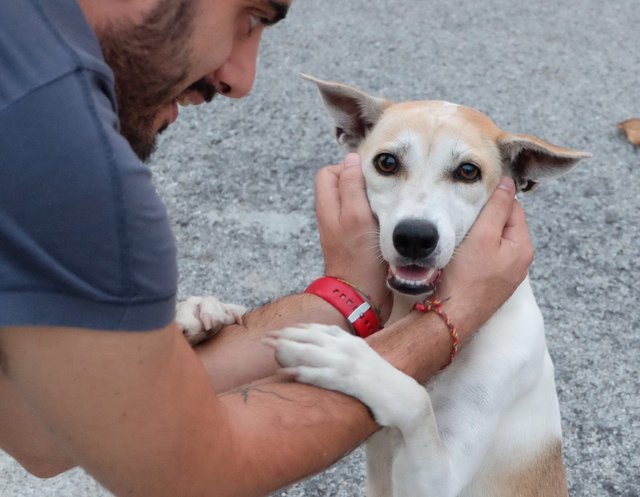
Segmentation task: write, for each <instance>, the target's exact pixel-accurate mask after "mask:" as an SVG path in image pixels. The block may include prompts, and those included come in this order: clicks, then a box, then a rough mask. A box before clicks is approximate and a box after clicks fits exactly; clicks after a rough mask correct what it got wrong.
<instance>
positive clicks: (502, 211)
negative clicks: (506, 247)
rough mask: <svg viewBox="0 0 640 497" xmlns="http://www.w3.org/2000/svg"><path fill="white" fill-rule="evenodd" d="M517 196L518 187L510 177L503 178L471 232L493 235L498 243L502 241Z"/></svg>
mask: <svg viewBox="0 0 640 497" xmlns="http://www.w3.org/2000/svg"><path fill="white" fill-rule="evenodd" d="M515 195H516V187H515V184H514V183H513V180H512V179H511V178H509V177H508V176H503V177H502V178H501V179H500V182H499V183H498V186H497V187H496V189H495V190H494V192H493V193H492V194H491V197H489V200H488V201H487V203H486V204H485V206H484V207H483V209H482V211H481V212H480V216H479V217H478V220H477V221H476V223H475V224H474V225H473V227H472V228H471V231H475V232H476V233H484V234H487V235H488V234H491V236H493V237H495V239H496V241H498V240H500V239H501V238H502V231H503V229H504V227H505V226H506V225H507V223H508V222H509V220H510V218H511V213H512V210H513V205H514V203H515V201H516V200H515Z"/></svg>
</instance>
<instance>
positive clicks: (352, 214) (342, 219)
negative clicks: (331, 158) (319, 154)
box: [316, 154, 392, 322]
mask: <svg viewBox="0 0 640 497" xmlns="http://www.w3.org/2000/svg"><path fill="white" fill-rule="evenodd" d="M316 212H317V216H318V229H319V231H320V243H321V244H322V250H323V253H324V266H325V274H326V275H328V276H336V277H339V278H342V279H344V280H346V281H348V282H349V283H351V284H353V285H355V286H356V287H357V288H358V289H359V290H361V291H362V292H364V293H366V294H367V295H369V296H370V297H371V298H372V300H373V301H374V302H373V303H374V304H376V305H378V306H380V308H381V310H382V320H383V322H384V321H385V320H386V319H387V318H388V316H389V313H390V312H391V304H392V295H391V291H390V290H389V289H388V288H387V286H386V276H387V265H386V263H385V262H384V260H383V259H382V256H381V255H380V249H379V248H378V247H379V241H378V224H377V222H376V220H375V218H374V216H373V214H372V213H371V208H370V206H369V201H368V199H367V195H366V191H365V184H364V177H363V176H362V167H361V165H360V157H359V156H358V155H357V154H349V155H347V157H346V158H345V160H344V163H343V164H341V165H333V166H327V167H325V168H323V169H321V170H320V171H319V172H318V176H317V182H316Z"/></svg>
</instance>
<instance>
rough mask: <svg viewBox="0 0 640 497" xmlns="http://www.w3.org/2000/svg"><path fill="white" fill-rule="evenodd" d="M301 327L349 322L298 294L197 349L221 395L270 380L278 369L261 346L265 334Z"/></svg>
mask: <svg viewBox="0 0 640 497" xmlns="http://www.w3.org/2000/svg"><path fill="white" fill-rule="evenodd" d="M301 323H323V324H335V325H338V326H341V327H343V328H345V329H346V326H347V321H346V319H345V318H344V316H342V315H341V314H340V313H339V312H338V311H337V310H336V309H335V308H333V307H332V306H331V305H330V304H328V303H327V302H325V301H324V300H322V299H321V298H319V297H317V296H315V295H309V294H296V295H291V296H288V297H284V298H282V299H280V300H277V301H275V302H273V303H270V304H267V305H265V306H263V307H260V308H259V309H256V310H254V311H251V312H249V313H247V314H246V315H245V317H244V322H243V324H242V325H230V326H226V327H225V328H223V329H222V331H220V333H219V334H218V335H216V337H215V338H214V339H212V340H209V341H208V342H205V343H204V344H202V345H200V346H198V347H197V348H196V352H197V354H198V356H199V357H200V360H201V361H202V362H203V364H204V366H205V369H206V370H207V372H208V374H209V377H210V378H211V381H212V383H213V385H214V388H215V389H216V391H218V392H226V391H228V390H230V389H233V388H236V387H238V386H240V385H245V384H247V383H250V382H252V381H255V380H259V379H262V378H266V377H268V376H271V375H273V374H274V372H275V371H276V369H277V367H278V365H277V363H276V361H275V358H274V354H273V349H271V348H270V347H267V346H265V345H264V344H262V342H261V339H262V337H263V336H264V333H265V332H266V331H270V330H278V329H281V328H284V327H286V326H290V325H295V324H301Z"/></svg>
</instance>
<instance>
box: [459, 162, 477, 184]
mask: <svg viewBox="0 0 640 497" xmlns="http://www.w3.org/2000/svg"><path fill="white" fill-rule="evenodd" d="M453 175H454V177H455V179H457V180H459V181H465V182H467V183H473V182H475V181H479V180H480V177H481V174H480V168H479V167H478V166H476V165H475V164H473V163H471V162H464V163H462V164H460V165H459V166H458V167H457V168H456V170H455V172H454V173H453Z"/></svg>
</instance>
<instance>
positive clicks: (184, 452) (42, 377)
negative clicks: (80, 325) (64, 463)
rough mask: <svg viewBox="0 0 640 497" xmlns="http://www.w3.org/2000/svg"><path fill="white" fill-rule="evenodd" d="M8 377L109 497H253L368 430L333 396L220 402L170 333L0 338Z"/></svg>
mask: <svg viewBox="0 0 640 497" xmlns="http://www.w3.org/2000/svg"><path fill="white" fill-rule="evenodd" d="M0 349H1V350H2V351H3V369H4V371H5V375H6V378H7V379H8V381H9V382H10V383H11V384H12V385H13V386H14V387H15V389H16V391H17V392H18V393H19V395H20V396H21V397H22V398H23V399H24V400H25V403H26V404H27V405H29V406H30V408H31V409H32V411H33V414H34V416H35V417H37V418H38V419H40V420H41V421H42V422H43V424H44V425H45V426H47V427H48V429H49V431H50V432H51V434H52V437H53V438H54V439H55V440H56V441H57V443H58V444H59V447H60V449H61V450H62V451H63V452H65V453H67V454H68V455H69V458H70V459H71V460H72V461H73V462H74V463H76V464H78V465H81V466H82V467H84V468H85V469H86V470H87V471H88V472H89V473H90V474H92V475H93V476H94V477H95V478H96V479H97V480H98V481H100V482H101V483H102V484H104V485H105V486H106V487H107V488H108V489H110V490H111V491H113V492H114V493H115V494H116V495H134V496H151V495H153V496H162V495H171V496H175V495H180V496H184V497H188V496H191V495H193V496H203V495H216V496H221V497H222V496H251V495H265V494H266V493H268V492H269V491H272V490H274V489H276V488H278V487H281V486H283V485H285V484H288V483H290V482H293V481H295V480H296V479H299V478H301V477H303V476H305V475H308V474H310V473H312V472H316V471H319V470H321V469H323V468H325V467H327V466H328V465H329V464H330V463H332V462H334V461H336V460H337V459H339V458H340V457H342V456H343V455H344V454H345V453H347V452H349V451H350V450H352V449H353V448H354V447H355V446H357V445H358V444H359V443H360V442H362V441H363V440H364V439H365V438H366V437H367V436H368V435H370V434H371V433H372V432H373V431H374V430H375V429H376V427H375V425H374V423H373V421H372V420H371V419H370V418H369V416H368V414H367V411H366V408H364V407H363V406H362V405H360V404H359V403H358V402H356V401H354V400H352V399H349V398H347V397H344V396H342V395H340V394H336V393H333V392H328V391H323V390H320V389H316V388H313V387H308V386H305V385H298V384H294V383H288V384H286V383H285V384H280V383H276V381H274V380H267V381H265V382H262V383H261V384H259V385H253V386H247V387H244V388H243V389H241V390H238V391H236V392H231V393H228V394H226V395H224V396H221V397H219V398H218V397H217V396H216V395H215V392H214V391H213V389H212V388H211V384H210V382H209V378H208V377H207V375H206V372H205V371H204V369H203V367H202V364H201V362H200V361H199V360H198V359H197V357H196V356H195V354H194V353H193V351H192V349H191V348H190V347H189V345H188V344H187V342H186V341H185V340H184V339H183V338H182V337H181V336H180V334H179V333H177V331H176V330H175V329H174V328H173V327H169V328H167V329H164V330H160V331H154V332H138V333H133V332H132V333H122V332H97V331H94V330H82V329H69V328H35V329H34V328H31V329H29V328H5V329H1V330H0Z"/></svg>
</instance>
